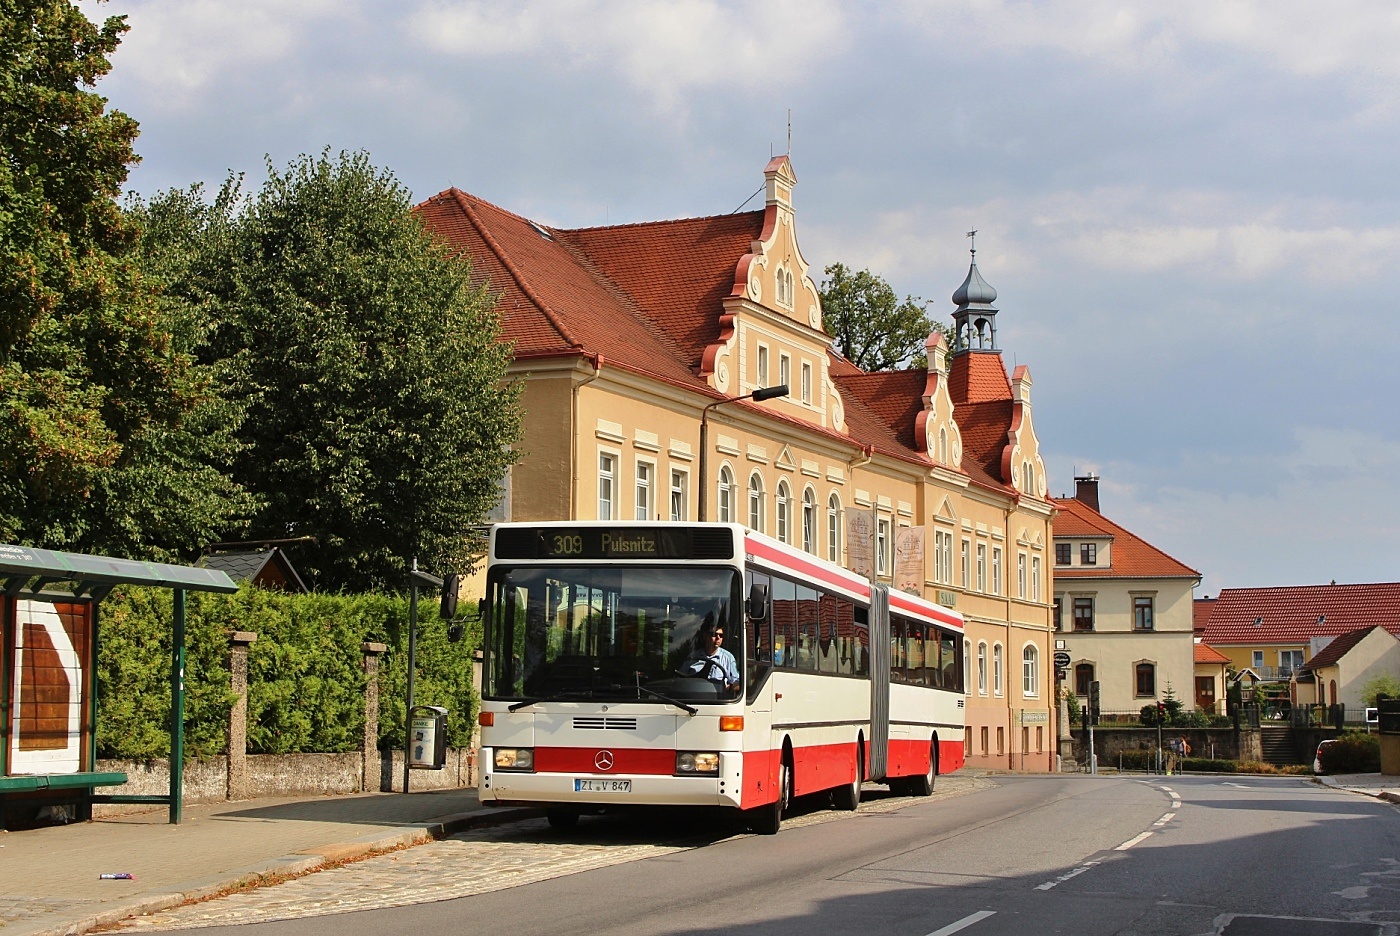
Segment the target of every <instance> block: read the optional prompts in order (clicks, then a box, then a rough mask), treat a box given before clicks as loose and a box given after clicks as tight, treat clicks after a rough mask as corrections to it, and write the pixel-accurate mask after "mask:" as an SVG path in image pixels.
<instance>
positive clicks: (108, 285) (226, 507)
mask: <svg viewBox="0 0 1400 936" xmlns="http://www.w3.org/2000/svg"><path fill="white" fill-rule="evenodd" d="M126 29H127V26H126V23H125V21H124V18H122V17H111V18H109V19H107V20H106V21H105V22H104V23H103V24H102V25H101V26H98V25H96V24H94V23H92V22H90V21H89V20H88V19H87V18H86V17H85V16H84V15H83V13H82V12H81V11H80V10H79V9H78V8H77V7H75V6H73V5H72V4H70V3H68V2H67V0H0V411H3V413H4V414H5V417H6V418H4V419H0V541H10V542H16V541H18V542H24V543H33V544H37V545H43V546H49V547H53V548H59V549H75V550H95V551H99V552H114V553H118V554H123V555H158V556H164V555H169V554H171V553H175V552H192V551H194V549H195V548H196V547H197V546H199V545H200V544H201V543H203V542H206V541H207V539H208V537H209V536H210V535H211V533H212V531H214V530H222V529H224V528H226V527H228V526H229V524H230V523H231V522H234V523H236V521H237V518H238V517H239V515H240V513H246V508H247V507H248V502H247V500H246V498H245V497H242V496H241V493H240V492H239V491H238V490H237V488H236V487H235V486H234V485H232V484H231V483H230V482H229V481H228V479H227V477H226V475H224V473H223V472H222V471H220V469H219V461H220V459H221V457H224V456H226V455H227V454H228V451H227V448H223V449H221V446H224V445H226V444H227V443H228V442H229V439H230V437H228V436H227V435H223V434H221V433H220V431H219V427H220V425H221V424H222V421H223V419H224V417H226V415H227V414H226V413H225V412H223V411H222V409H221V406H220V404H219V402H218V399H217V396H218V395H217V393H216V392H215V389H214V385H213V383H212V382H211V380H210V375H209V374H207V373H205V372H203V371H202V370H201V369H200V368H198V367H196V366H195V365H194V363H193V361H192V359H191V357H190V355H189V354H188V353H187V349H185V348H182V347H180V346H179V345H178V344H177V343H176V342H175V341H174V340H173V337H172V334H171V329H170V323H169V322H168V321H167V319H166V317H165V311H166V310H165V308H164V307H163V306H162V304H161V303H160V302H159V300H158V297H157V293H156V287H155V285H154V284H153V283H151V282H150V281H149V280H148V279H147V278H146V277H145V276H144V275H143V274H142V272H141V270H140V269H139V268H138V266H137V264H136V263H135V253H134V247H135V245H136V242H137V239H138V237H139V226H138V224H137V223H135V221H134V220H133V219H132V218H131V217H129V216H128V215H126V214H125V213H124V212H123V211H122V210H121V208H120V206H119V205H118V204H117V201H116V199H117V196H118V195H119V193H120V190H121V186H122V184H123V183H124V182H125V180H126V176H127V171H128V168H129V167H130V166H131V165H132V164H134V163H135V162H136V160H137V157H136V154H135V152H134V150H133V142H134V140H135V138H136V135H137V125H136V122H135V121H134V120H132V119H131V118H130V117H128V116H127V115H125V114H123V113H121V112H120V111H116V110H108V109H107V108H106V100H105V99H104V98H103V97H101V96H100V95H98V94H97V93H96V92H95V91H93V90H91V89H92V88H93V87H94V86H95V84H96V82H97V81H98V79H99V78H101V77H102V76H104V75H106V74H107V73H108V71H110V69H111V65H110V62H109V60H108V56H110V55H111V54H112V52H113V51H114V50H115V49H116V48H117V45H118V44H119V42H120V41H121V36H122V34H123V33H124V32H125V31H126Z"/></svg>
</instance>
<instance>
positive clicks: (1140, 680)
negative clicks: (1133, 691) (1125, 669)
mask: <svg viewBox="0 0 1400 936" xmlns="http://www.w3.org/2000/svg"><path fill="white" fill-rule="evenodd" d="M1133 669H1134V672H1135V673H1136V675H1137V679H1136V680H1135V682H1136V685H1137V696H1138V698H1140V699H1141V698H1150V697H1151V696H1155V695H1156V694H1157V667H1156V666H1155V665H1153V664H1152V663H1139V664H1137V665H1136V666H1135V667H1133Z"/></svg>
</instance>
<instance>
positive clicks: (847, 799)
mask: <svg viewBox="0 0 1400 936" xmlns="http://www.w3.org/2000/svg"><path fill="white" fill-rule="evenodd" d="M860 747H861V746H860V744H859V743H857V744H856V778H855V779H854V780H852V781H851V782H850V783H848V784H846V785H845V786H840V787H837V788H836V789H835V790H832V791H831V802H832V805H834V806H835V807H836V808H837V809H844V810H847V811H851V810H854V809H857V808H858V807H859V806H860V784H861V780H862V779H863V778H864V776H865V757H864V756H863V755H862V753H861V749H860Z"/></svg>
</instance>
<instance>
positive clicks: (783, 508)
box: [778, 481, 792, 543]
mask: <svg viewBox="0 0 1400 936" xmlns="http://www.w3.org/2000/svg"><path fill="white" fill-rule="evenodd" d="M778 541H779V542H783V543H790V542H792V489H791V488H789V487H788V483H787V481H779V482H778Z"/></svg>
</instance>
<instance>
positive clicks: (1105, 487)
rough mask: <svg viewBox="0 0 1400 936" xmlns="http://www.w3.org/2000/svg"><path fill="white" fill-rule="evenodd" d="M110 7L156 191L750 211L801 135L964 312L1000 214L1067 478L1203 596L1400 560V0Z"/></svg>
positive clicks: (935, 289)
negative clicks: (231, 185) (385, 195)
mask: <svg viewBox="0 0 1400 936" xmlns="http://www.w3.org/2000/svg"><path fill="white" fill-rule="evenodd" d="M81 6H82V7H83V9H84V10H85V11H86V12H87V13H88V15H89V17H91V18H98V17H103V16H111V15H123V14H124V15H126V16H127V17H128V23H129V24H130V26H131V31H130V32H129V33H127V35H126V38H125V40H124V42H123V44H122V46H121V47H120V48H119V49H118V50H117V52H116V54H115V55H114V56H113V64H114V69H113V72H112V74H111V75H109V76H108V77H107V78H105V79H103V80H102V81H101V82H100V83H99V85H98V90H99V91H100V92H101V93H102V94H104V95H105V96H107V97H108V98H109V99H110V101H111V104H112V106H114V107H117V108H119V109H121V110H123V111H125V112H127V113H128V114H130V115H131V116H133V117H134V118H136V119H137V120H138V121H139V122H140V124H141V136H140V138H139V139H138V140H137V151H138V152H139V153H140V155H141V157H142V162H141V164H140V165H139V166H138V167H136V168H135V169H134V170H133V172H132V174H131V178H130V180H129V184H128V188H129V189H130V190H132V191H136V192H139V193H141V194H143V195H147V196H149V195H152V194H154V193H156V192H157V191H160V190H163V189H167V188H171V187H177V186H178V187H183V186H188V185H190V184H193V183H196V182H200V183H203V184H204V185H205V186H206V187H217V185H218V184H219V183H220V182H221V181H222V180H223V179H224V178H225V177H226V176H227V175H228V174H229V173H231V172H232V173H246V175H247V178H248V182H249V184H250V185H252V186H253V187H256V185H257V184H258V183H259V182H260V180H261V178H262V176H263V174H264V172H265V170H264V167H265V165H266V164H267V162H268V161H269V160H270V161H271V163H272V164H273V165H275V166H279V167H281V166H285V165H286V164H287V163H288V162H289V161H290V160H291V159H293V158H295V157H296V156H298V155H299V154H304V153H311V154H314V153H318V152H320V151H321V150H323V149H325V148H327V147H329V148H330V149H331V150H332V151H333V152H336V151H340V150H360V149H363V150H365V151H367V152H368V153H369V154H370V156H371V158H372V159H373V160H374V162H375V163H376V164H377V165H379V166H382V167H386V168H389V169H391V170H392V171H393V172H394V173H395V175H396V176H397V178H398V179H399V180H400V181H401V182H402V183H403V184H404V185H405V186H406V187H407V188H408V189H409V190H411V191H412V192H413V195H414V198H415V199H416V200H422V199H425V198H427V197H429V196H431V195H433V194H435V193H437V192H439V191H441V190H443V189H446V188H448V187H450V186H457V187H459V188H461V189H464V190H466V191H468V192H471V193H473V194H475V195H478V196H480V197H482V198H485V199H487V200H488V201H492V202H494V203H496V204H498V205H501V206H503V207H505V208H507V209H510V210H512V211H515V212H517V213H520V214H523V215H525V216H527V217H530V218H532V219H534V220H537V221H540V222H542V223H545V224H549V225H554V226H559V227H586V226H593V225H601V224H610V223H611V224H617V223H624V222H632V221H650V220H658V219H664V218H680V217H694V216H704V215H714V214H725V213H728V212H730V211H733V210H735V209H736V208H738V207H740V206H741V205H744V204H745V203H746V200H747V199H749V197H750V196H751V195H753V194H754V193H755V190H756V189H758V188H759V187H760V186H761V185H762V183H763V176H762V171H763V167H764V165H765V164H766V163H767V161H768V159H769V157H770V155H772V154H774V153H782V152H789V151H790V153H791V156H792V162H793V167H794V169H795V171H796V173H797V177H798V180H799V184H798V186H797V189H796V191H795V194H794V202H795V207H796V212H797V233H798V237H799V239H800V241H801V244H802V249H803V253H804V255H805V256H806V258H807V260H808V261H809V262H811V263H812V265H813V268H814V269H813V271H812V272H813V275H814V277H815V278H817V279H818V281H820V278H821V275H822V274H821V270H822V269H823V268H825V267H826V266H828V265H829V264H832V263H836V262H841V263H844V264H846V265H847V266H848V267H851V268H854V269H861V268H869V269H870V270H872V271H874V272H875V273H878V274H879V275H881V276H883V277H884V278H885V279H887V280H888V281H889V282H890V284H891V285H892V286H893V287H894V288H895V290H896V291H897V292H899V293H900V294H901V295H914V296H917V297H921V298H923V299H926V300H931V305H930V306H929V309H930V311H931V313H932V314H933V315H934V316H935V317H936V318H938V319H941V320H943V321H945V322H950V321H951V316H952V312H953V308H954V306H953V304H952V302H951V300H950V299H949V297H950V295H951V294H952V292H953V290H955V289H956V288H957V287H958V285H959V284H960V283H961V282H962V280H963V277H964V276H965V275H966V273H967V266H968V253H967V250H968V240H967V238H966V237H965V232H967V231H969V230H971V229H973V228H976V229H977V230H978V232H979V233H978V235H977V262H978V268H979V270H980V271H981V272H982V275H983V276H984V278H985V279H986V280H987V281H988V282H989V283H991V284H992V285H993V286H994V287H995V288H996V289H997V291H998V293H999V298H998V301H997V307H998V308H999V309H1000V310H1001V311H1000V314H999V315H998V326H999V329H998V337H999V340H1000V344H1001V347H1002V349H1003V352H1004V355H1005V358H1006V361H1007V365H1008V367H1011V366H1014V365H1016V364H1025V365H1028V366H1029V368H1030V371H1031V374H1032V377H1033V379H1034V389H1033V396H1032V401H1033V414H1034V422H1035V426H1036V430H1037V433H1038V435H1039V438H1040V442H1041V452H1042V454H1043V455H1044V457H1045V461H1046V468H1047V471H1048V473H1049V477H1050V486H1051V492H1052V493H1054V494H1062V493H1070V494H1072V493H1073V491H1074V481H1073V478H1074V476H1075V474H1076V473H1080V474H1082V473H1086V472H1094V473H1097V474H1098V475H1099V476H1100V477H1101V479H1102V480H1101V482H1100V505H1101V508H1102V510H1103V512H1104V514H1105V515H1107V516H1108V517H1110V518H1111V519H1112V520H1114V521H1115V522H1117V523H1119V524H1121V525H1123V526H1125V527H1126V528H1128V529H1129V530H1131V531H1133V532H1134V533H1136V534H1137V535H1139V536H1141V537H1142V538H1144V539H1146V540H1147V541H1148V542H1150V543H1152V544H1153V545H1155V546H1157V547H1158V548H1160V549H1163V550H1165V551H1166V552H1168V553H1169V554H1171V555H1172V556H1174V557H1175V558H1177V559H1179V560H1181V561H1182V562H1184V563H1186V564H1187V565H1189V566H1191V567H1192V568H1194V569H1197V570H1199V571H1200V572H1201V574H1202V583H1201V585H1200V587H1199V588H1198V589H1197V592H1196V594H1197V595H1198V596H1200V595H1207V594H1208V595H1214V594H1216V593H1218V591H1219V590H1220V589H1221V588H1230V587H1248V586H1274V585H1303V584H1322V583H1326V582H1329V581H1332V580H1335V581H1337V582H1339V583H1353V582H1376V581H1396V580H1400V418H1397V415H1396V412H1395V402H1394V398H1393V396H1392V397H1388V396H1386V393H1392V394H1393V392H1394V391H1393V388H1392V390H1386V389H1385V388H1386V387H1387V386H1390V384H1388V383H1386V379H1387V378H1385V374H1386V373H1388V368H1389V367H1390V366H1391V365H1392V364H1393V363H1394V362H1395V361H1397V359H1400V316H1397V314H1396V311H1397V310H1396V298H1395V297H1396V296H1397V295H1400V262H1397V260H1400V171H1397V168H1396V166H1397V162H1400V160H1397V149H1398V148H1400V147H1397V144H1400V56H1397V55H1395V49H1397V48H1400V7H1397V6H1396V5H1395V4H1394V3H1393V2H1390V0H1376V2H1371V0H1354V2H1348V3H1345V4H1320V3H1316V2H1313V0H1307V2H1302V0H1205V2H1197V0H1170V2H1159V3H1148V2H1108V0H1045V2H1033V3H1032V2H1005V0H925V2H899V0H885V2H879V3H874V2H871V3H854V2H851V3H840V2H830V0H764V2H761V3H734V2H719V0H673V2H666V3H657V2H644V0H555V2H542V3H511V2H506V0H486V2H474V0H429V2H422V0H397V2H369V0H335V2H330V0H298V2H296V3H289V2H285V0H240V2H239V3H228V2H226V0H111V2H107V3H100V4H98V3H93V2H90V0H84V2H83V3H82V4H81ZM789 114H791V143H790V150H789ZM756 204H761V202H759V201H758V200H757V199H755V200H754V201H753V202H749V203H748V205H749V207H753V206H754V205H756Z"/></svg>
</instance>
